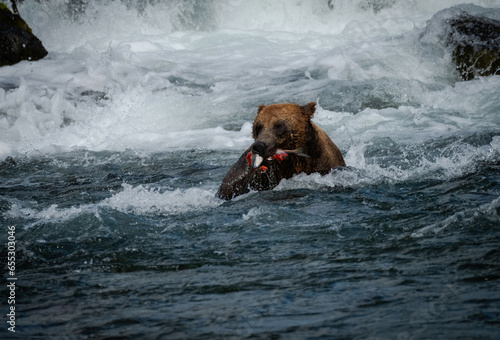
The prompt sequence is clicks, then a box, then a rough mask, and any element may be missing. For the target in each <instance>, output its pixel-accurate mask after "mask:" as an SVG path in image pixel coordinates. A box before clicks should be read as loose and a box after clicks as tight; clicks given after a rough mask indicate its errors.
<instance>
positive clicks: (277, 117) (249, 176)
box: [217, 103, 345, 200]
mask: <svg viewBox="0 0 500 340" xmlns="http://www.w3.org/2000/svg"><path fill="white" fill-rule="evenodd" d="M315 106H316V103H309V104H307V105H305V106H299V105H297V104H274V105H269V106H265V105H261V106H259V109H258V111H257V117H255V120H254V122H253V129H252V135H253V139H254V140H255V141H254V143H253V144H252V145H251V146H250V147H249V148H248V149H247V150H245V152H243V155H241V157H240V158H239V159H238V161H237V162H236V163H235V164H234V165H233V166H232V168H231V169H230V170H229V171H228V173H227V174H226V176H225V177H224V179H223V180H222V184H221V186H220V188H219V190H218V191H217V197H219V198H222V199H225V200H230V199H232V198H234V197H236V196H238V195H242V194H245V193H247V192H249V191H250V190H268V189H272V188H274V187H275V186H277V185H278V183H279V182H280V181H281V180H282V179H283V178H291V177H292V176H293V175H295V174H300V173H302V172H305V173H306V174H311V173H313V172H319V173H320V174H322V175H325V174H327V173H329V172H330V171H331V170H332V169H333V168H336V167H344V166H345V162H344V158H343V157H342V154H341V153H340V150H339V149H338V148H337V146H336V145H335V144H334V143H333V142H332V140H331V139H330V138H329V137H328V135H327V134H326V133H325V132H324V131H323V130H321V129H320V128H319V127H317V126H316V125H315V124H314V123H313V122H311V117H312V115H313V114H314V111H315V110H316V107H315Z"/></svg>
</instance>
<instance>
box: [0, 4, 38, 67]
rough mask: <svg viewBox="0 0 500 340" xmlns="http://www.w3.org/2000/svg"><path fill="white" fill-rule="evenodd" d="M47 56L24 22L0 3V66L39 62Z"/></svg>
mask: <svg viewBox="0 0 500 340" xmlns="http://www.w3.org/2000/svg"><path fill="white" fill-rule="evenodd" d="M47 54H48V52H47V50H46V49H45V48H44V47H43V45H42V42H41V41H40V40H39V39H38V38H37V37H36V36H34V35H33V33H32V32H31V29H30V28H29V26H28V25H27V24H26V22H25V21H24V20H23V19H22V18H21V17H20V16H19V15H17V14H13V13H12V12H11V11H10V10H9V9H8V8H7V7H6V6H5V5H4V4H1V3H0V66H5V65H13V64H16V63H18V62H20V61H21V60H39V59H42V58H43V57H45V56H46V55H47Z"/></svg>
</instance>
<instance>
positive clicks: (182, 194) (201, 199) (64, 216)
mask: <svg viewBox="0 0 500 340" xmlns="http://www.w3.org/2000/svg"><path fill="white" fill-rule="evenodd" d="M220 204H222V201H221V200H219V199H217V198H216V197H215V191H214V190H208V189H203V188H188V189H185V190H181V189H175V190H160V189H157V188H148V187H146V186H143V185H138V186H132V185H130V184H123V190H122V191H120V192H118V193H115V194H113V195H112V196H111V197H109V198H106V199H104V200H102V201H101V202H99V203H97V204H84V205H80V206H73V207H69V208H64V207H59V206H58V205H56V204H53V205H51V206H50V207H48V208H45V209H41V210H39V209H36V208H35V207H33V206H31V204H30V203H29V202H20V201H15V202H11V208H10V210H9V211H8V212H7V214H6V216H7V217H9V218H15V219H24V220H26V221H27V222H28V223H27V224H26V228H27V229H29V228H31V227H33V226H36V225H40V224H45V223H56V224H60V223H65V222H68V221H71V220H74V219H77V218H81V216H82V215H90V216H93V217H95V218H96V219H98V220H102V217H101V214H102V211H103V209H104V210H109V209H111V210H114V211H118V212H122V213H125V214H134V215H138V216H141V215H142V216H147V215H155V216H161V215H164V216H169V215H176V214H183V213H187V212H190V213H193V212H196V211H206V210H209V209H212V208H215V207H217V206H219V205H220Z"/></svg>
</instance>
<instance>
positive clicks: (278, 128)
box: [273, 122, 287, 136]
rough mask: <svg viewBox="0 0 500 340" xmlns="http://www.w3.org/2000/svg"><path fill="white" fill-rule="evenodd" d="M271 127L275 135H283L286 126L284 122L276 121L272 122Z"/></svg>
mask: <svg viewBox="0 0 500 340" xmlns="http://www.w3.org/2000/svg"><path fill="white" fill-rule="evenodd" d="M273 129H274V132H275V133H276V135H278V136H283V135H285V134H286V132H287V128H286V125H285V123H284V122H278V123H276V124H274V127H273Z"/></svg>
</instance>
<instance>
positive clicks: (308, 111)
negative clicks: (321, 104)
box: [300, 102, 316, 118]
mask: <svg viewBox="0 0 500 340" xmlns="http://www.w3.org/2000/svg"><path fill="white" fill-rule="evenodd" d="M300 108H301V109H302V112H304V114H305V115H306V116H307V117H308V118H311V117H312V116H313V114H314V111H316V103H313V102H311V103H309V104H307V105H305V106H301V107H300Z"/></svg>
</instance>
